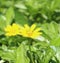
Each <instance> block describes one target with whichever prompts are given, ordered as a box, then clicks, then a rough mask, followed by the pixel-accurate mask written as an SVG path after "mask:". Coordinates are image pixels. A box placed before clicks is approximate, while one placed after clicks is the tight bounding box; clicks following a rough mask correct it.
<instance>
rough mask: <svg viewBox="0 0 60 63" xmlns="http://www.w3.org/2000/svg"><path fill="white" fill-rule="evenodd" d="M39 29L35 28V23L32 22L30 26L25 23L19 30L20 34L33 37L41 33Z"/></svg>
mask: <svg viewBox="0 0 60 63" xmlns="http://www.w3.org/2000/svg"><path fill="white" fill-rule="evenodd" d="M40 30H41V28H36V24H33V25H32V26H31V27H30V26H28V25H27V24H25V25H24V27H22V28H21V30H20V31H21V35H22V36H24V37H30V38H33V39H34V38H36V37H38V36H40V35H41V34H42V33H41V32H40Z"/></svg>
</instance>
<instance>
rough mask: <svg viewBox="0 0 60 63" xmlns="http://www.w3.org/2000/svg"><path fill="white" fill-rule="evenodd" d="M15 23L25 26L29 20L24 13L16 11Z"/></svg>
mask: <svg viewBox="0 0 60 63" xmlns="http://www.w3.org/2000/svg"><path fill="white" fill-rule="evenodd" d="M15 21H16V23H18V24H21V25H24V24H27V23H28V20H27V18H26V17H25V16H24V14H23V13H20V12H18V11H17V10H16V11H15Z"/></svg>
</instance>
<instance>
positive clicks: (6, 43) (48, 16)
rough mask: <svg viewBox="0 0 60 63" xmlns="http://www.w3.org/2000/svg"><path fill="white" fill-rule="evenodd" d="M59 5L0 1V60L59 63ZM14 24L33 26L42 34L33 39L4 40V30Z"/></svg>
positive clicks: (53, 0)
mask: <svg viewBox="0 0 60 63" xmlns="http://www.w3.org/2000/svg"><path fill="white" fill-rule="evenodd" d="M59 5H60V0H0V58H1V59H2V60H4V61H5V62H6V63H60V23H59V22H60V6H59ZM13 23H16V24H18V25H20V26H24V25H25V24H28V25H29V26H31V25H32V24H33V23H35V24H37V27H36V28H41V32H42V34H41V35H40V36H39V37H37V38H35V39H33V38H31V37H28V36H27V37H24V36H21V35H16V36H5V33H6V32H5V30H4V29H5V28H6V26H8V25H10V26H11V25H13ZM14 29H15V27H14ZM16 29H17V28H16ZM26 29H27V28H26ZM12 30H13V29H12ZM24 30H25V28H24ZM24 30H23V32H24ZM27 30H28V31H29V32H30V30H29V29H27ZM10 31H11V30H10ZM15 32H16V31H15Z"/></svg>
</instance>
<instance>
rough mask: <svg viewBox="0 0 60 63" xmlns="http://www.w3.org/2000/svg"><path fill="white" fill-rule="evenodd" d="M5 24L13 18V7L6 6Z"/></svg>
mask: <svg viewBox="0 0 60 63" xmlns="http://www.w3.org/2000/svg"><path fill="white" fill-rule="evenodd" d="M5 16H6V25H9V24H11V22H12V20H13V18H14V9H13V7H10V8H8V10H7V12H6V15H5Z"/></svg>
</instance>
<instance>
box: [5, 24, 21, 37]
mask: <svg viewBox="0 0 60 63" xmlns="http://www.w3.org/2000/svg"><path fill="white" fill-rule="evenodd" d="M5 32H6V33H5V35H6V36H15V35H17V34H19V33H20V26H19V25H18V24H15V23H14V24H12V25H8V26H7V27H6V28H5Z"/></svg>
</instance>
